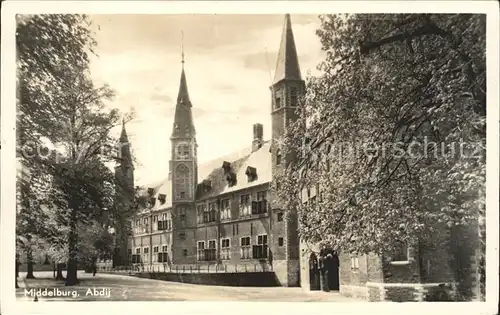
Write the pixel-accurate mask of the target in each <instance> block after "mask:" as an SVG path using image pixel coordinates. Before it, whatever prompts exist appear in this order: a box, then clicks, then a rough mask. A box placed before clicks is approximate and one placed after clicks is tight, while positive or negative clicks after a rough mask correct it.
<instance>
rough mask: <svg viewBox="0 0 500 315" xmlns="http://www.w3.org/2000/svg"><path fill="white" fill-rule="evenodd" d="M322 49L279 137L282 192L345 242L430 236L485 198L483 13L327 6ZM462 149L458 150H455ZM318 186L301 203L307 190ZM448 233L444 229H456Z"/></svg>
mask: <svg viewBox="0 0 500 315" xmlns="http://www.w3.org/2000/svg"><path fill="white" fill-rule="evenodd" d="M321 23H322V24H321V28H320V29H319V30H318V31H317V35H318V36H319V38H320V40H321V43H322V49H323V50H324V51H325V52H326V55H327V57H326V59H325V60H324V61H323V62H322V63H321V64H320V65H319V69H320V70H321V71H322V74H321V75H320V76H318V77H311V78H309V79H308V82H307V95H306V96H305V98H304V100H303V102H302V103H303V106H301V107H300V108H299V109H298V111H299V119H298V121H297V122H295V123H294V124H293V125H292V127H291V128H290V129H289V130H288V132H287V134H286V135H285V138H284V140H283V144H284V152H283V153H284V154H287V153H292V151H294V150H297V151H299V152H298V153H299V155H298V157H299V158H298V162H297V163H293V164H292V163H291V164H289V166H288V168H287V170H286V172H284V173H283V174H280V175H279V176H278V178H277V180H276V182H280V183H281V185H280V188H279V189H277V191H278V195H279V197H280V198H281V199H283V200H284V201H285V204H286V205H287V207H288V208H297V209H298V212H299V221H300V236H301V238H302V239H303V240H305V241H308V242H320V243H322V244H326V245H329V246H332V247H334V248H335V249H337V250H339V251H344V252H351V253H361V254H366V253H370V252H375V253H380V254H382V253H385V252H387V250H390V249H392V248H393V247H394V244H395V240H400V241H404V242H409V243H415V242H416V243H423V244H432V243H433V242H434V241H435V240H434V239H433V237H435V236H436V233H441V232H442V231H448V232H449V231H450V230H452V228H454V227H467V225H469V224H477V218H478V217H482V216H484V209H485V154H484V153H485V152H484V147H485V138H486V137H485V135H486V132H485V118H486V88H485V86H486V72H485V69H486V64H485V58H486V55H485V43H486V40H485V34H486V32H485V26H486V24H485V16H484V15H471V14H455V15H432V14H376V15H375V14H355V15H326V16H321ZM453 150H454V151H453ZM307 187H317V188H319V191H320V193H319V194H318V195H317V196H316V198H315V199H314V198H313V199H312V200H310V201H309V202H307V203H305V204H303V203H302V202H301V201H300V198H298V196H299V194H300V193H301V191H302V189H305V188H307ZM448 232H446V233H448Z"/></svg>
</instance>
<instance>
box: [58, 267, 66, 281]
mask: <svg viewBox="0 0 500 315" xmlns="http://www.w3.org/2000/svg"><path fill="white" fill-rule="evenodd" d="M63 267H64V264H61V263H58V264H57V275H56V280H65V279H64V276H63V273H62V272H63Z"/></svg>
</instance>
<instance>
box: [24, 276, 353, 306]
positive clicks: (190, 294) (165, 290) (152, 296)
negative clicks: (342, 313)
mask: <svg viewBox="0 0 500 315" xmlns="http://www.w3.org/2000/svg"><path fill="white" fill-rule="evenodd" d="M35 277H36V278H37V279H36V280H25V279H24V278H25V273H22V274H20V277H19V279H18V284H19V286H20V288H19V289H17V290H16V291H17V297H18V298H19V299H22V300H25V301H33V299H34V296H29V294H25V289H26V290H28V291H29V290H30V289H31V288H35V290H36V289H42V290H44V289H45V288H47V291H50V292H54V294H56V295H60V296H59V297H44V296H42V297H39V298H38V300H39V301H47V300H51V301H53V300H66V301H69V300H75V301H82V300H85V301H94V300H97V301H106V300H107V301H281V302H292V301H297V302H308V301H310V302H314V301H329V302H332V301H335V302H353V301H355V300H353V299H350V298H346V297H343V296H340V295H339V294H338V293H333V292H332V293H327V292H305V291H302V289H301V288H283V287H272V288H269V287H267V288H260V287H259V288H256V287H224V286H209V285H197V284H186V283H177V282H167V281H160V280H151V279H140V278H136V277H131V276H125V275H114V274H113V275H111V274H97V275H96V276H95V277H93V276H92V274H86V273H84V272H79V274H78V277H79V279H80V280H81V283H80V284H79V285H78V286H75V287H65V286H64V283H63V282H62V281H58V282H56V281H54V280H53V279H52V272H36V273H35ZM89 289H90V290H89ZM93 289H97V290H96V292H99V290H100V292H102V293H103V294H105V296H95V295H93V293H94V290H93ZM102 289H104V290H102ZM107 289H109V293H110V294H109V296H106V295H107V292H108V291H107ZM61 295H69V296H61ZM73 295H74V296H73Z"/></svg>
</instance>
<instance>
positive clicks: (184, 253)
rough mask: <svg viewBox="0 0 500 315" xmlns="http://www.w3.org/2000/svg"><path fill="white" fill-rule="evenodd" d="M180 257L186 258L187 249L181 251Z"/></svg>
mask: <svg viewBox="0 0 500 315" xmlns="http://www.w3.org/2000/svg"><path fill="white" fill-rule="evenodd" d="M182 255H184V257H187V255H188V250H187V249H183V250H182Z"/></svg>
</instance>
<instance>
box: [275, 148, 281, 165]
mask: <svg viewBox="0 0 500 315" xmlns="http://www.w3.org/2000/svg"><path fill="white" fill-rule="evenodd" d="M280 164H281V150H280V149H278V150H276V165H280Z"/></svg>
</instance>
